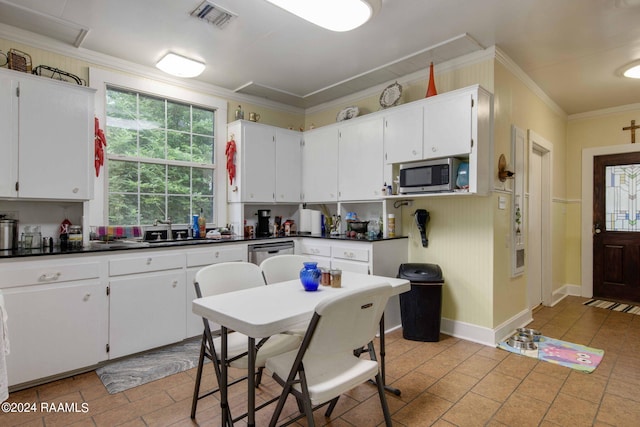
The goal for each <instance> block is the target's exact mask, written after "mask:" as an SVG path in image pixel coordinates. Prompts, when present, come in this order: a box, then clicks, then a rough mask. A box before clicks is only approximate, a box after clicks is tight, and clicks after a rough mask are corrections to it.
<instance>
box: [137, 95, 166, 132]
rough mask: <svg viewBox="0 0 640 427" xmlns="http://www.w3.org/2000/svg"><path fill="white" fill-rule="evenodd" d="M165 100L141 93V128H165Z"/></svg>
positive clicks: (139, 118)
mask: <svg viewBox="0 0 640 427" xmlns="http://www.w3.org/2000/svg"><path fill="white" fill-rule="evenodd" d="M164 103H165V101H164V100H162V99H158V98H153V97H149V96H145V95H140V115H139V117H138V120H139V121H140V128H141V129H158V128H159V129H165V128H166V126H165V114H164Z"/></svg>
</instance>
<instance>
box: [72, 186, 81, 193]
mask: <svg viewBox="0 0 640 427" xmlns="http://www.w3.org/2000/svg"><path fill="white" fill-rule="evenodd" d="M72 191H73V192H74V194H75V193H77V192H78V191H80V189H79V188H78V187H76V188H74V189H73V190H72Z"/></svg>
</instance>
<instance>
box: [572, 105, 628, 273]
mask: <svg viewBox="0 0 640 427" xmlns="http://www.w3.org/2000/svg"><path fill="white" fill-rule="evenodd" d="M639 118H640V104H637V105H635V106H631V108H629V109H625V111H618V112H609V113H605V114H601V115H597V116H596V115H587V116H582V117H575V118H570V120H569V122H568V124H567V167H566V176H567V178H566V179H567V198H568V199H569V201H570V203H569V204H568V205H567V215H566V233H565V242H566V257H565V261H566V262H565V267H566V272H565V278H566V279H565V280H566V283H568V284H573V285H579V284H580V283H581V282H582V276H581V273H580V270H581V265H582V263H581V259H580V250H581V248H580V245H581V242H582V239H581V236H580V230H581V224H582V219H581V209H582V201H581V199H582V150H583V149H585V148H593V147H605V146H612V145H624V144H629V143H630V142H631V134H630V133H629V131H623V130H622V128H623V127H625V126H629V125H630V123H631V120H637V121H640V119H639ZM636 137H637V141H638V143H640V137H638V135H636Z"/></svg>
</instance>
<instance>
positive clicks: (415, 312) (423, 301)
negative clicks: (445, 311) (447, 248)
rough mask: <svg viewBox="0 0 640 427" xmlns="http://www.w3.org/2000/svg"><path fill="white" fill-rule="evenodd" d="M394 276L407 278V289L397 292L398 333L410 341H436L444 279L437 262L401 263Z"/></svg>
mask: <svg viewBox="0 0 640 427" xmlns="http://www.w3.org/2000/svg"><path fill="white" fill-rule="evenodd" d="M398 277H399V278H401V279H407V280H409V281H410V282H411V290H410V291H409V292H405V293H402V294H400V316H401V318H402V336H403V337H404V338H405V339H407V340H412V341H425V342H437V341H439V340H440V318H441V316H442V284H443V283H444V279H443V278H442V270H441V269H440V266H439V265H437V264H415V263H413V264H401V265H400V269H399V270H398Z"/></svg>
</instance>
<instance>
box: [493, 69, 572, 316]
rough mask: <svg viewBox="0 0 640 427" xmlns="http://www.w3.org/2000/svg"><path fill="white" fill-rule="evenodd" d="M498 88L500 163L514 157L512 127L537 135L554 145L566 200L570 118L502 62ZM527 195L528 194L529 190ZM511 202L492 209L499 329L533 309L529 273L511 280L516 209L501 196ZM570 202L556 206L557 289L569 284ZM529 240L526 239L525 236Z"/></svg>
mask: <svg viewBox="0 0 640 427" xmlns="http://www.w3.org/2000/svg"><path fill="white" fill-rule="evenodd" d="M494 71H495V73H494V76H495V87H494V129H493V131H494V164H497V162H498V157H499V156H500V154H502V153H504V154H505V156H506V157H507V159H509V158H511V155H510V153H511V126H512V125H515V126H517V127H519V128H520V129H522V130H524V131H527V130H532V131H534V132H535V133H536V134H538V135H540V136H542V137H543V138H545V139H546V140H547V141H549V142H551V143H552V144H553V155H552V156H553V166H552V168H553V171H552V174H553V185H552V195H553V197H554V199H562V198H564V197H566V179H565V173H564V171H565V153H566V118H565V117H564V116H563V115H561V114H558V113H556V112H554V111H553V110H552V109H551V108H550V107H549V106H548V105H547V104H545V103H544V102H543V101H542V100H541V99H540V98H539V97H538V96H537V95H536V94H535V93H534V92H533V91H531V90H530V89H529V88H528V87H527V86H526V85H525V84H524V83H523V82H522V81H521V80H520V79H519V78H518V77H517V76H515V75H514V74H513V73H512V72H511V71H509V70H508V69H507V68H506V67H505V66H504V65H503V64H502V63H500V62H499V61H496V64H495V70H494ZM525 191H526V190H525ZM500 196H503V197H506V199H507V203H508V204H507V206H510V205H511V196H510V194H506V193H505V194H494V195H493V201H492V209H493V210H494V211H495V215H494V223H493V241H494V243H495V244H494V247H493V252H494V260H493V261H494V264H493V269H494V277H493V301H494V311H493V316H494V318H493V326H494V327H495V326H498V325H500V324H501V323H503V322H505V321H507V320H509V319H510V318H512V317H513V316H515V315H517V314H518V313H520V312H521V311H522V310H525V309H526V308H527V304H526V303H527V281H526V267H525V274H524V275H521V276H518V277H516V278H512V277H511V254H510V249H509V248H507V243H506V240H507V239H508V238H509V236H510V223H511V217H512V213H511V209H505V210H498V208H497V206H498V197H500ZM564 207H565V203H564V202H563V201H561V202H559V203H558V202H557V201H556V202H554V203H553V205H552V230H551V232H552V236H554V237H553V240H552V251H553V254H552V259H553V263H554V265H553V272H552V280H553V284H552V290H555V289H557V288H559V287H561V286H563V285H564V280H565V278H564V254H565V241H564V235H565V231H564V230H565V220H564V216H563V215H564V214H563V209H564ZM525 238H526V236H525Z"/></svg>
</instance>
